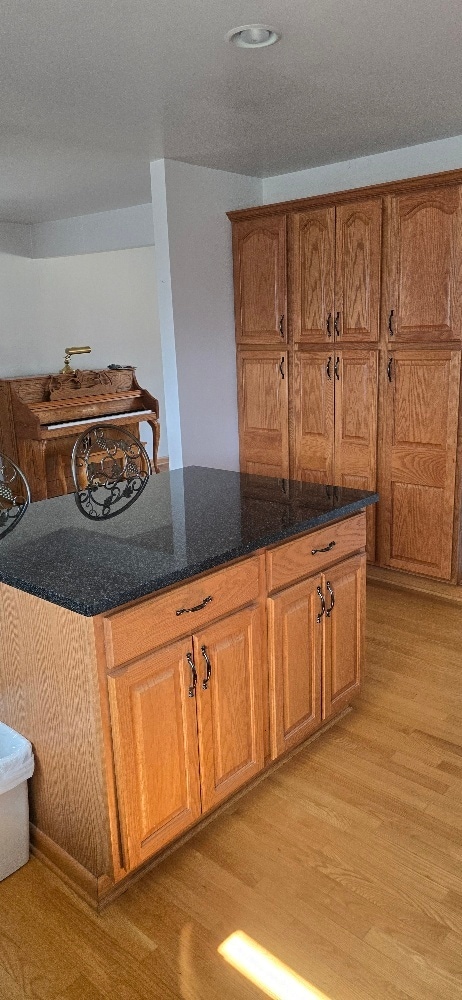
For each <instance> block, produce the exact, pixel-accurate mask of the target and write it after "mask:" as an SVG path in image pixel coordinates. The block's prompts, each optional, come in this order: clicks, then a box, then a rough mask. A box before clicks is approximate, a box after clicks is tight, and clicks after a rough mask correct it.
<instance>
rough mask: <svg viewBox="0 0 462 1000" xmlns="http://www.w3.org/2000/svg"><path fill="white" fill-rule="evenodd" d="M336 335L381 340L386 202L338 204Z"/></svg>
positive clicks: (359, 340) (356, 340)
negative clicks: (384, 209)
mask: <svg viewBox="0 0 462 1000" xmlns="http://www.w3.org/2000/svg"><path fill="white" fill-rule="evenodd" d="M335 245H336V250H335V334H336V339H338V338H339V337H340V338H341V340H342V341H346V342H348V343H354V344H356V343H364V341H376V340H378V339H379V328H380V267H381V259H382V199H381V198H376V199H370V200H369V201H357V202H354V203H352V204H348V205H338V206H337V209H336V219H335Z"/></svg>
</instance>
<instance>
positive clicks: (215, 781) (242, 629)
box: [194, 607, 264, 812]
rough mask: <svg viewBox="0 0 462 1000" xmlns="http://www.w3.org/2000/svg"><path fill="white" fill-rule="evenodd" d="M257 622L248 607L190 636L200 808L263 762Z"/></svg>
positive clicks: (259, 623)
mask: <svg viewBox="0 0 462 1000" xmlns="http://www.w3.org/2000/svg"><path fill="white" fill-rule="evenodd" d="M262 627H263V626H262V611H261V609H260V608H259V607H253V608H248V609H246V610H245V611H240V612H238V613H237V614H235V615H230V616H229V617H227V618H224V619H223V621H221V622H218V623H217V624H216V625H212V626H210V627H209V628H207V629H204V631H203V632H200V633H197V634H196V635H195V636H194V659H195V663H196V667H197V673H198V681H197V712H198V725H199V756H200V770H201V789H202V807H203V810H204V811H205V812H206V811H207V810H209V809H212V808H213V807H214V806H216V805H218V803H219V802H222V801H223V799H227V798H228V797H229V796H230V795H232V793H233V792H235V791H236V790H237V789H238V788H240V787H241V785H244V784H246V782H247V781H249V780H250V779H251V778H253V777H254V776H255V775H256V774H258V773H259V771H261V770H262V768H263V761H264V746H263V707H262V705H263V688H262V662H261V637H262Z"/></svg>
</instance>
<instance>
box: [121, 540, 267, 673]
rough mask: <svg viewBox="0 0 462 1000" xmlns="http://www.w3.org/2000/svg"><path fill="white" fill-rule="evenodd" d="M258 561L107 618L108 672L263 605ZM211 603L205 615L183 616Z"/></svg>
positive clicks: (246, 562) (247, 560) (183, 587)
mask: <svg viewBox="0 0 462 1000" xmlns="http://www.w3.org/2000/svg"><path fill="white" fill-rule="evenodd" d="M258 594H259V579H258V559H257V558H254V559H246V560H245V562H241V563H238V564H236V565H235V566H228V567H227V568H226V569H222V570H218V572H216V573H210V574H209V575H208V576H204V577H201V578H200V579H198V580H192V581H191V582H190V583H185V584H181V585H180V586H179V587H176V588H175V589H174V590H169V591H168V592H167V593H165V594H162V593H160V594H159V596H157V597H151V598H149V599H148V600H146V601H142V602H140V603H139V604H135V605H133V606H132V607H131V608H126V609H125V610H123V611H116V612H115V613H114V614H112V615H110V616H108V617H107V618H105V619H104V635H105V643H106V654H107V662H108V667H109V669H111V668H112V667H118V666H120V664H122V663H126V662H127V661H128V660H133V659H136V657H138V656H143V655H144V654H145V653H149V651H150V650H152V649H155V648H156V647H159V646H164V645H166V643H168V642H171V641H172V640H173V639H178V638H180V637H181V636H183V635H190V634H192V632H195V631H197V629H200V628H202V627H203V626H204V625H207V623H208V622H210V621H213V620H214V619H215V618H221V617H222V616H223V615H226V614H228V613H229V612H230V611H235V610H236V609H237V608H242V607H244V605H246V604H251V603H252V601H256V600H258ZM205 598H210V600H208V601H207V604H206V605H205V607H204V608H202V609H201V610H200V611H192V612H190V613H188V612H184V613H183V614H181V615H177V611H179V610H181V608H195V607H196V606H197V605H200V604H202V603H203V601H204V600H205Z"/></svg>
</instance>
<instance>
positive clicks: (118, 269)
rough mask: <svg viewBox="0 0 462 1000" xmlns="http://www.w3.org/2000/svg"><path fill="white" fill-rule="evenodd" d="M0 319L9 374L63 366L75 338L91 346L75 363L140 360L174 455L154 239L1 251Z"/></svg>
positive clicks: (164, 450)
mask: <svg viewBox="0 0 462 1000" xmlns="http://www.w3.org/2000/svg"><path fill="white" fill-rule="evenodd" d="M0 324H1V325H0V330H1V336H0V373H1V375H2V376H4V377H7V378H8V377H12V376H15V375H30V374H41V373H44V372H45V373H46V372H55V371H58V370H59V368H61V366H62V362H63V357H64V348H65V347H67V346H70V345H73V344H89V345H90V346H91V347H92V353H91V354H90V355H88V356H83V357H82V359H79V360H76V362H75V363H74V365H75V364H81V365H88V366H89V367H90V368H103V367H105V366H106V365H107V364H110V363H115V364H122V365H124V364H133V365H135V366H136V367H137V375H138V378H139V381H140V384H141V385H142V386H144V387H145V388H147V389H149V390H150V391H151V392H152V393H153V395H154V396H156V397H157V398H158V399H159V403H160V420H161V444H160V454H161V455H166V454H168V445H167V434H166V429H165V403H164V391H163V377H162V356H161V347H160V334H159V322H158V313H157V298H156V284H155V260H154V248H153V247H152V246H151V247H143V248H139V249H133V250H119V251H116V252H113V253H97V254H87V255H84V256H73V257H57V258H48V259H43V260H30V259H29V260H28V259H23V258H21V257H14V256H12V255H9V254H0ZM143 438H144V434H143ZM147 440H148V441H149V437H148V438H147Z"/></svg>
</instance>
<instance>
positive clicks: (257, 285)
mask: <svg viewBox="0 0 462 1000" xmlns="http://www.w3.org/2000/svg"><path fill="white" fill-rule="evenodd" d="M233 260H234V304H235V316H236V336H237V341H238V343H241V344H243V345H245V344H247V345H248V346H252V344H275V343H278V344H284V343H285V341H286V340H287V293H286V220H285V219H284V218H283V217H281V216H275V217H271V216H270V215H266V216H265V218H263V219H258V220H257V221H256V222H255V223H254V222H243V223H239V224H238V225H236V226H234V228H233ZM281 331H282V333H281Z"/></svg>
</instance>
